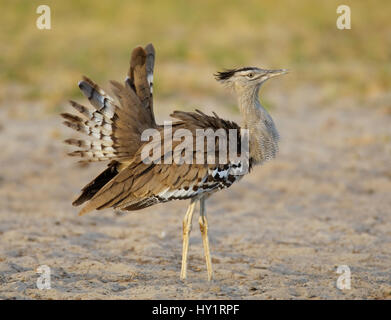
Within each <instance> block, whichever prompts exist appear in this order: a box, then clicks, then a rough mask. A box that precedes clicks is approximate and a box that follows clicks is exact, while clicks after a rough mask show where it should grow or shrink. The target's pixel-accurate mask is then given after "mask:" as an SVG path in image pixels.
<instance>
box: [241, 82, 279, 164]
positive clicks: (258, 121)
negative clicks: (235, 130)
mask: <svg viewBox="0 0 391 320" xmlns="http://www.w3.org/2000/svg"><path fill="white" fill-rule="evenodd" d="M258 96H259V86H257V87H256V88H251V89H250V88H248V90H243V91H241V92H239V93H238V102H239V109H240V113H241V114H242V118H243V123H242V127H243V128H245V129H248V130H249V136H250V157H252V158H253V160H254V161H255V163H256V164H260V163H262V162H264V161H267V160H270V159H272V158H274V157H275V156H276V154H277V151H278V140H279V134H278V131H277V128H276V126H275V124H274V121H273V119H272V117H271V116H270V114H269V113H268V112H267V110H266V109H265V108H264V107H263V106H262V105H261V103H260V101H259V97H258Z"/></svg>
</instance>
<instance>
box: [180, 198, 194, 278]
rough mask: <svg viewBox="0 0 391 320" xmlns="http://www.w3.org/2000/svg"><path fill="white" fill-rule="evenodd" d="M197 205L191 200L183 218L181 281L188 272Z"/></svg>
mask: <svg viewBox="0 0 391 320" xmlns="http://www.w3.org/2000/svg"><path fill="white" fill-rule="evenodd" d="M195 205H196V201H195V200H191V202H190V205H189V207H188V209H187V212H186V214H185V217H184V218H183V248H182V269H181V279H182V280H184V279H186V272H187V252H188V251H189V236H190V231H191V223H192V220H193V212H194V207H195Z"/></svg>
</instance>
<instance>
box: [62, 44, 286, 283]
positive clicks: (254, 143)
mask: <svg viewBox="0 0 391 320" xmlns="http://www.w3.org/2000/svg"><path fill="white" fill-rule="evenodd" d="M154 61H155V50H154V47H153V46H152V44H149V45H147V46H146V47H145V48H142V47H137V48H135V49H134V50H133V52H132V55H131V60H130V69H129V71H128V75H127V77H126V79H125V83H124V84H121V83H119V82H116V81H111V85H112V91H113V93H114V95H115V96H116V98H117V101H115V100H114V99H113V98H112V97H110V96H109V95H108V94H106V93H105V92H104V91H103V90H102V89H101V88H100V87H99V86H98V85H97V84H95V83H94V82H93V81H91V80H90V79H88V78H87V77H83V80H82V81H80V82H79V87H80V89H81V91H82V93H83V94H84V95H85V96H86V97H87V98H88V100H89V101H90V103H91V105H92V106H93V107H94V108H90V107H85V106H82V105H80V104H78V103H76V102H74V101H70V104H71V105H72V106H73V107H74V108H75V109H76V110H77V111H78V112H79V113H80V115H81V116H78V115H74V114H69V113H63V114H62V116H63V117H64V118H65V122H64V124H65V125H66V126H68V127H70V128H72V129H74V130H76V131H79V132H82V133H84V134H86V135H88V136H90V137H91V139H89V140H85V139H67V140H66V141H65V142H66V143H68V144H70V145H74V146H77V147H80V148H81V149H79V150H77V151H74V152H71V153H70V155H71V156H80V157H81V158H82V160H81V161H109V164H108V168H107V169H106V170H104V171H103V172H102V173H101V174H100V175H98V176H97V177H96V178H95V179H94V180H92V181H91V182H90V183H89V184H87V185H86V186H85V187H84V188H83V189H82V192H81V194H80V195H79V197H78V198H77V199H76V200H75V201H74V202H73V205H75V206H78V205H81V204H83V203H85V202H86V204H85V205H84V207H83V208H82V209H81V211H80V213H79V214H80V215H82V214H85V213H87V212H89V211H92V210H101V209H104V208H109V207H112V208H119V209H121V210H139V209H143V208H146V207H149V206H152V205H154V204H157V203H162V202H167V201H171V200H177V199H181V200H184V199H190V205H189V207H188V209H187V212H186V215H185V217H184V220H183V251H182V268H181V275H180V276H181V279H185V278H186V271H187V260H188V258H187V257H188V247H189V235H190V231H191V227H192V216H193V212H194V209H195V206H196V204H197V202H199V203H200V217H199V226H200V230H201V234H202V241H203V246H204V252H205V259H206V266H207V272H208V280H211V279H212V263H211V256H210V253H209V241H208V222H207V218H206V209H205V199H206V198H207V197H208V196H210V195H211V194H212V193H214V192H216V191H218V190H221V189H225V188H228V187H230V186H231V185H232V184H233V183H234V182H236V181H238V180H240V179H241V178H242V176H243V173H242V172H239V171H240V170H239V171H238V168H240V167H241V165H242V163H240V161H239V162H237V161H236V162H234V161H231V160H230V158H228V159H225V161H224V162H223V161H220V162H219V160H221V159H220V158H219V157H218V156H217V155H219V152H218V150H216V158H215V161H214V162H213V163H208V161H207V158H204V159H205V160H204V162H202V163H199V161H198V163H197V161H195V157H196V155H195V154H196V152H194V153H193V154H192V155H191V157H193V158H194V159H193V160H194V161H186V162H182V163H176V162H174V163H169V164H167V163H164V161H160V162H159V161H153V162H146V161H143V159H142V157H141V155H142V150H143V147H145V145H146V144H147V143H148V141H142V139H141V134H142V132H143V131H144V130H146V129H155V130H157V132H158V133H159V134H161V139H162V140H163V141H162V144H164V140H165V139H167V134H166V133H163V131H164V130H163V126H162V125H159V124H157V123H156V122H155V116H154V112H153V99H152V86H153V69H154ZM284 73H286V70H284V69H280V70H265V69H260V68H256V67H245V68H237V69H232V70H226V71H223V72H218V73H217V74H216V75H215V77H216V79H217V80H218V81H219V82H221V83H223V84H225V85H226V86H228V87H230V88H232V89H233V90H234V92H235V93H236V95H237V97H238V106H239V110H240V112H241V114H242V118H243V123H242V128H244V129H247V131H246V132H248V140H247V141H248V146H249V152H248V159H247V161H248V163H247V165H248V168H249V169H251V168H252V167H253V166H254V165H259V164H261V163H263V162H264V161H266V160H269V159H271V158H273V157H275V155H276V152H277V149H278V140H279V135H278V132H277V130H276V127H275V125H274V122H273V120H272V118H271V116H270V115H269V113H268V112H267V111H266V110H265V109H264V108H263V107H262V105H261V104H260V102H259V99H258V92H259V88H260V86H261V84H262V83H263V82H265V81H266V80H267V79H270V78H272V77H275V76H278V75H281V74H284ZM171 117H173V118H174V119H176V121H175V122H174V123H173V124H172V135H175V133H176V132H177V131H178V130H181V129H186V130H189V131H190V132H191V134H193V135H196V132H197V130H199V129H212V130H213V131H214V132H215V131H217V130H219V129H220V131H221V130H223V131H224V132H228V131H229V130H232V129H234V130H238V131H237V132H238V135H237V136H236V137H235V138H236V139H238V144H240V142H241V141H242V140H241V139H240V132H241V131H240V130H239V129H240V127H239V126H238V125H237V124H236V123H234V122H231V121H226V120H223V119H221V118H220V117H218V116H217V115H216V114H215V113H213V115H206V114H204V113H203V112H201V111H199V110H196V112H183V111H174V112H173V113H172V114H171ZM226 137H227V138H228V137H229V135H228V134H227V135H226ZM169 138H172V137H171V136H170V137H169ZM219 139H220V138H219ZM178 144H179V142H178V141H175V140H173V141H172V150H174V149H175V146H177V145H178ZM205 144H206V142H205ZM219 146H220V144H219V143H217V141H216V148H217V149H218V148H219ZM203 150H208V147H205V148H204V149H203ZM239 150H241V149H240V147H239ZM165 152H166V151H164V152H162V153H161V158H162V159H163V157H164V154H163V153H165ZM205 152H206V151H205ZM159 156H160V155H159ZM155 160H156V159H155ZM243 167H244V164H243Z"/></svg>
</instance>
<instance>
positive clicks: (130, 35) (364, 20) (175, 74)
mask: <svg viewBox="0 0 391 320" xmlns="http://www.w3.org/2000/svg"><path fill="white" fill-rule="evenodd" d="M40 4H47V5H49V6H50V8H51V14H52V29H51V30H38V29H37V28H36V19H37V17H38V14H37V13H36V8H37V7H38V5H40ZM340 4H347V5H349V6H350V8H351V10H352V29H351V30H343V31H341V30H338V29H337V28H336V19H337V13H336V8H337V6H338V5H340ZM0 12H1V13H0V18H1V21H2V27H1V30H0V40H1V41H0V46H1V50H0V70H1V73H0V85H1V87H2V88H3V90H1V91H0V92H1V93H0V99H1V101H2V102H3V103H4V102H5V101H6V100H5V99H6V98H7V99H10V96H9V95H10V94H12V95H14V98H16V99H25V100H39V101H42V102H43V103H44V104H45V105H46V106H47V107H48V108H49V109H48V110H50V108H53V110H56V109H58V108H59V105H62V104H63V103H64V102H66V100H67V99H68V98H75V97H81V95H80V93H79V90H78V87H77V85H76V83H77V81H78V80H79V79H80V76H81V75H82V74H86V75H88V76H90V77H91V78H92V79H94V80H95V81H97V82H98V83H100V84H101V85H102V86H103V87H105V88H107V87H108V86H107V83H108V80H109V79H123V78H124V76H125V74H126V72H127V68H128V60H129V56H130V50H131V49H132V48H133V47H134V46H136V45H139V44H146V43H148V42H153V43H154V45H155V48H157V62H156V63H157V72H156V75H155V89H156V91H155V92H157V97H158V98H164V97H169V96H170V95H175V94H177V92H181V93H182V94H183V96H186V95H194V96H197V95H210V94H211V93H216V92H219V93H218V94H220V95H223V94H224V93H223V92H222V90H218V91H217V88H219V87H218V85H217V84H215V83H214V80H213V77H212V73H213V72H214V71H215V70H218V69H221V68H229V67H237V66H244V65H256V66H263V67H270V68H280V67H283V68H288V69H291V70H292V71H293V72H292V74H291V76H290V77H289V79H288V78H287V79H288V80H287V81H288V86H290V85H291V86H292V87H295V86H299V85H301V84H303V83H311V84H313V85H316V86H320V87H324V88H325V90H327V91H328V92H331V94H332V95H335V96H337V95H352V96H357V97H363V98H364V99H365V98H366V97H370V96H373V95H377V94H379V93H382V92H385V91H387V90H389V88H390V84H391V28H390V27H391V25H390V23H389V19H390V13H391V2H390V1H387V0H384V1H353V0H349V1H342V2H341V1H334V0H324V1H310V0H308V1H307V0H304V1H293V0H281V1H260V0H256V1H233V0H224V1H220V0H219V1H211V0H209V1H208V0H198V1H185V0H182V1H179V0H178V1H174V0H168V1H157V0H148V1H146V0H131V1H120V0H110V1H108V0H106V1H92V0H88V1H86V0H84V1H76V0H67V1H58V0H57V1H54V0H45V1H44V2H42V1H33V0H2V6H1V11H0ZM6 95H7V97H5V96H6Z"/></svg>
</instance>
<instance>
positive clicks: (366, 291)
mask: <svg viewBox="0 0 391 320" xmlns="http://www.w3.org/2000/svg"><path fill="white" fill-rule="evenodd" d="M305 90H306V93H305V94H304V95H303V92H300V91H299V92H297V93H289V94H285V95H280V96H276V98H274V102H275V103H274V104H275V105H276V108H275V109H274V110H272V115H273V117H274V118H275V121H276V123H277V125H278V127H279V130H280V133H281V136H282V142H281V147H280V153H279V155H278V158H277V159H276V160H274V161H272V162H270V163H268V164H266V165H264V166H262V167H258V168H256V169H255V170H254V171H253V172H252V174H251V175H249V176H247V177H246V178H244V179H243V180H242V181H241V182H240V183H238V184H236V185H234V186H233V187H231V188H230V189H228V190H225V191H223V192H220V193H217V194H215V195H214V196H213V197H212V198H211V199H209V201H208V202H207V210H208V216H209V225H210V241H211V251H212V256H213V264H214V269H215V278H214V280H213V281H212V282H211V283H208V282H207V280H206V268H205V263H204V258H203V249H202V243H201V238H200V232H199V230H198V227H197V221H198V219H197V215H196V216H195V219H194V227H193V232H192V234H191V240H190V263H189V272H188V280H187V281H186V282H185V283H183V282H181V281H180V280H179V273H180V264H181V246H182V242H181V241H182V240H181V236H182V229H181V228H182V218H183V215H184V213H185V210H186V206H187V204H188V203H187V201H175V202H171V203H168V204H165V205H157V206H154V207H151V208H148V209H145V210H143V211H139V212H134V213H126V214H120V213H115V212H114V211H112V210H106V211H103V212H93V213H90V214H88V215H86V216H83V217H78V216H77V209H75V208H73V207H72V206H71V201H72V199H73V198H74V197H75V196H76V195H77V193H78V192H79V189H80V187H82V186H83V185H84V184H86V183H87V182H89V180H90V179H91V178H92V177H94V176H95V175H96V174H98V173H99V170H100V168H101V167H102V166H100V165H91V166H88V167H85V168H81V167H80V166H78V165H76V164H75V160H74V159H71V158H67V157H66V156H65V151H66V150H67V149H66V147H65V146H64V145H63V144H62V143H61V140H62V139H64V138H65V137H68V136H69V135H70V134H71V131H69V130H68V129H67V128H62V126H61V119H60V118H59V117H58V116H57V115H52V116H45V117H38V116H37V117H34V118H33V119H32V118H30V117H28V118H26V119H23V117H11V116H9V114H10V108H25V110H28V111H27V112H29V113H31V114H34V112H36V110H39V108H40V106H39V105H37V106H36V108H34V107H33V106H30V105H27V104H26V106H25V107H22V106H10V105H7V106H4V105H3V106H2V107H1V108H0V112H1V118H0V119H1V120H0V128H1V136H0V145H1V153H2V154H1V158H0V163H1V168H2V170H1V173H0V298H1V299H213V298H217V299H220V298H221V299H225V298H226V299H292V298H293V299H308V298H311V299H351V298H353V299H357V298H365V299H385V298H390V297H391V196H390V195H391V166H390V156H391V146H390V144H391V126H390V121H391V115H390V112H389V109H385V108H384V103H382V102H381V103H379V106H371V107H367V106H366V105H365V103H362V102H361V105H360V106H358V105H357V104H358V103H356V102H353V101H350V100H347V99H346V101H345V100H343V101H342V99H336V100H340V101H339V102H338V103H328V104H324V102H321V101H320V100H319V97H318V96H319V95H318V94H317V93H316V92H314V91H313V90H312V89H311V88H307V89H305ZM385 101H386V102H388V104H389V101H390V97H388V98H387V97H386V100H385ZM322 103H323V105H327V107H323V108H322V107H319V106H318V105H319V104H322ZM158 105H159V104H158V103H156V106H158ZM198 105H202V103H198ZM205 105H206V104H205ZM209 105H210V104H209ZM28 108H31V109H28ZM204 110H205V111H207V112H208V110H207V109H204ZM218 110H223V109H222V107H220V109H218ZM14 111H15V110H14ZM222 113H223V114H224V111H222ZM233 117H234V118H237V115H233ZM40 265H47V266H49V267H50V268H51V289H50V290H38V289H37V287H36V281H37V278H38V276H39V274H37V273H36V269H37V267H39V266H40ZM340 265H347V266H349V268H350V270H351V289H350V290H344V291H342V290H340V289H338V288H337V287H336V280H337V278H338V276H339V275H338V274H337V273H336V270H337V267H338V266H340Z"/></svg>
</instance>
